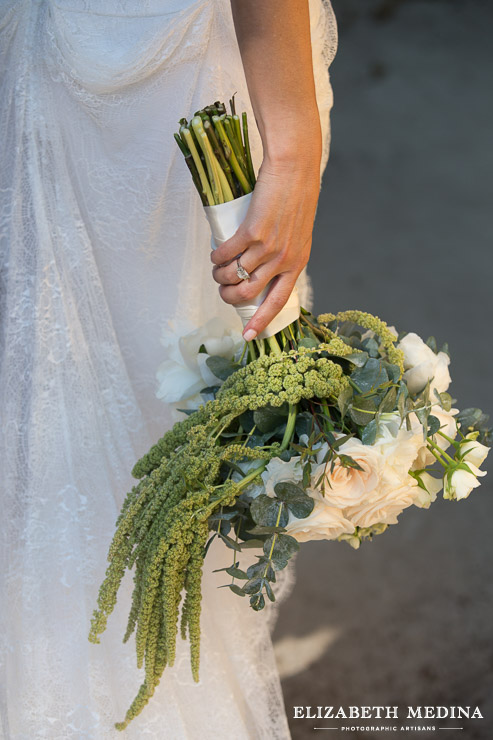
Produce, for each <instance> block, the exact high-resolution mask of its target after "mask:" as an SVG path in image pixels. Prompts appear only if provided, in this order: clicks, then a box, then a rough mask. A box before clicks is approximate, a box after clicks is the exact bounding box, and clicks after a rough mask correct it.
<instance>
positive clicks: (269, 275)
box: [211, 139, 320, 341]
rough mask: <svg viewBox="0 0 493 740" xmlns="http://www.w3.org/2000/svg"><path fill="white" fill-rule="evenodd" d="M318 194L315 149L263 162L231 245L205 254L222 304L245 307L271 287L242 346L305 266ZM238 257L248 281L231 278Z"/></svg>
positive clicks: (282, 299)
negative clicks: (209, 255) (217, 285)
mask: <svg viewBox="0 0 493 740" xmlns="http://www.w3.org/2000/svg"><path fill="white" fill-rule="evenodd" d="M315 141H316V139H315ZM319 191H320V150H319V147H317V146H315V147H314V148H313V149H312V150H311V151H310V152H309V153H305V154H303V155H302V156H301V155H300V154H299V153H297V154H295V155H293V156H291V155H290V156H287V157H285V158H282V159H281V160H279V159H276V160H275V161H272V160H270V159H269V158H268V157H266V158H265V159H264V161H263V163H262V166H261V168H260V170H259V173H258V179H257V183H256V185H255V188H254V191H253V195H252V200H251V202H250V207H249V209H248V213H247V215H246V218H245V220H244V221H243V222H242V224H241V225H240V227H239V228H238V230H237V232H236V234H235V235H234V236H233V237H232V238H231V239H228V240H227V241H226V242H224V243H223V244H221V246H220V247H218V248H217V249H216V250H214V251H213V252H212V253H211V259H212V262H213V263H214V265H215V267H214V268H213V277H214V280H215V281H216V282H218V283H220V288H219V292H220V295H221V298H222V299H223V300H224V301H225V302H226V303H231V304H235V303H242V302H243V301H248V300H250V299H252V298H254V297H255V296H257V295H258V294H259V293H261V292H262V290H263V289H264V288H265V286H266V285H267V284H268V283H269V282H270V281H271V280H272V281H273V282H272V285H271V288H270V290H269V292H268V294H267V296H266V298H265V300H264V301H263V303H262V305H261V306H260V307H259V308H258V310H257V311H256V313H255V315H254V316H253V317H252V318H251V319H250V321H249V322H248V324H247V325H246V326H245V329H244V331H243V336H244V338H245V339H246V340H247V341H248V340H250V339H253V338H254V337H255V336H256V335H258V334H260V332H261V331H263V329H265V327H266V326H267V325H268V324H269V323H270V321H272V319H273V318H274V317H275V316H276V315H277V314H278V313H279V311H280V310H281V309H282V307H283V306H284V304H285V303H286V301H287V300H288V298H289V296H290V294H291V291H292V290H293V287H294V284H295V282H296V280H297V278H298V275H299V274H300V272H301V271H302V270H303V268H304V267H305V265H306V263H307V262H308V258H309V256H310V249H311V244H312V230H313V221H314V218H315V211H316V208H317V201H318V196H319ZM239 254H241V265H242V266H243V267H244V268H245V270H246V271H247V272H248V273H249V274H250V276H251V277H250V279H249V280H241V279H240V278H239V277H238V276H237V274H236V268H237V264H236V259H235V258H236V257H237V256H238V255H239Z"/></svg>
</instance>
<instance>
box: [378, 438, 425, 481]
mask: <svg viewBox="0 0 493 740" xmlns="http://www.w3.org/2000/svg"><path fill="white" fill-rule="evenodd" d="M422 445H423V436H422V427H421V425H420V428H419V429H412V428H411V429H410V430H409V431H408V430H407V429H406V428H405V427H401V428H400V429H399V431H398V432H397V435H396V436H395V437H394V436H392V433H391V429H390V428H389V427H384V428H383V430H382V431H381V432H380V434H379V436H378V437H377V439H376V441H375V448H376V449H378V451H379V453H380V455H381V456H382V458H383V461H382V482H383V483H384V484H385V485H387V486H388V485H393V484H394V483H396V484H397V485H399V484H401V483H402V482H404V481H406V480H407V478H408V474H409V470H410V469H411V466H412V464H413V462H414V461H415V460H416V457H417V455H418V453H419V450H420V449H421V447H422Z"/></svg>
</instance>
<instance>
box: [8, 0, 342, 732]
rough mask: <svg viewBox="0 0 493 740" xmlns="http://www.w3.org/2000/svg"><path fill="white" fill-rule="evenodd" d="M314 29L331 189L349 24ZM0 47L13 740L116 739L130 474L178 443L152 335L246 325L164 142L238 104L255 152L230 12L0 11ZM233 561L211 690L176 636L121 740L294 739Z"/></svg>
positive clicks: (322, 5)
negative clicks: (332, 126) (119, 564)
mask: <svg viewBox="0 0 493 740" xmlns="http://www.w3.org/2000/svg"><path fill="white" fill-rule="evenodd" d="M310 13H311V26H312V45H313V60H314V72H315V79H316V87H317V99H318V104H319V108H320V116H321V123H322V129H323V135H324V155H323V161H322V167H321V172H323V169H324V167H325V164H326V161H327V155H328V147H329V110H330V107H331V105H332V95H331V88H330V84H329V77H328V74H327V67H328V65H329V64H330V62H331V60H332V58H333V55H334V53H335V48H336V26H335V21H334V17H333V14H332V10H331V7H330V4H329V3H327V2H323V1H322V0H310ZM0 40H1V47H0V54H1V62H2V64H1V68H2V70H3V72H2V83H1V91H2V96H1V99H2V109H1V113H0V115H1V119H0V141H1V146H2V160H1V167H0V180H1V183H0V192H1V199H2V204H1V209H0V243H1V260H0V295H1V298H0V313H1V329H0V341H1V346H2V354H1V360H0V363H1V364H0V410H1V435H0V454H1V465H2V468H1V487H2V493H1V525H0V526H1V545H0V596H1V600H2V601H1V616H0V640H1V643H0V661H1V662H0V715H1V728H0V732H1V737H2V738H5V740H34V739H38V738H48V739H49V740H70V739H73V738H77V740H79V739H80V738H96V739H98V740H99V739H100V738H117V737H122V734H121V733H119V732H118V731H117V730H115V729H114V726H113V724H114V722H115V721H118V720H122V719H123V718H124V716H125V712H126V709H127V708H128V706H129V704H130V702H131V701H132V699H133V698H134V696H135V694H136V693H137V690H138V687H139V685H140V683H141V681H142V672H141V671H138V670H137V668H136V665H135V654H134V644H133V638H132V639H131V640H130V641H129V642H128V643H127V644H125V645H124V644H123V643H122V637H123V634H124V631H125V626H126V619H127V615H128V610H129V604H130V597H131V592H132V587H133V585H132V580H131V577H130V576H129V575H128V574H127V576H126V578H125V580H124V582H123V584H122V587H121V589H120V592H119V596H118V604H117V606H116V608H115V611H114V612H113V614H112V615H111V617H110V619H109V622H108V628H107V630H106V632H105V633H104V634H103V635H102V637H101V644H99V645H93V644H91V643H89V641H88V639H87V635H88V632H89V625H90V617H91V615H92V611H93V609H94V608H95V605H96V597H97V592H98V588H99V585H100V583H101V581H102V579H103V577H104V572H105V568H106V555H107V550H108V545H109V542H110V540H111V537H112V534H113V531H114V525H115V521H116V517H117V515H118V512H119V510H120V507H121V504H122V501H123V498H124V496H125V494H126V492H127V490H128V489H129V487H130V486H131V485H132V482H133V479H132V478H131V476H130V470H131V468H132V465H133V463H134V462H135V461H136V460H137V459H138V457H139V456H140V455H141V454H142V453H144V452H145V451H147V449H148V448H149V447H150V445H151V444H152V442H153V441H154V440H155V439H156V438H157V437H159V436H161V435H162V433H163V431H164V430H165V429H166V427H167V425H168V424H169V410H168V409H167V407H166V406H165V405H164V404H163V403H161V402H160V401H158V400H157V399H156V397H155V391H156V378H155V373H156V369H157V367H158V366H159V364H160V363H161V362H162V361H163V359H165V358H164V357H163V347H162V346H161V345H160V342H159V338H160V332H161V328H162V326H163V324H164V322H165V321H167V320H168V319H170V318H173V317H175V316H177V317H178V316H179V317H185V318H187V319H189V320H190V321H193V322H195V323H197V324H199V323H202V322H203V321H205V320H206V319H208V318H211V317H212V316H214V315H221V316H224V317H228V319H230V320H231V321H235V320H236V319H235V316H236V314H235V313H234V310H233V309H232V308H231V307H230V306H226V305H225V304H223V303H222V302H221V300H220V299H219V297H218V293H217V286H216V284H215V283H214V282H213V280H212V278H211V274H210V273H211V270H210V267H211V264H210V258H209V253H210V242H209V239H210V234H209V230H208V225H207V222H206V219H205V217H204V215H203V212H202V206H201V204H200V201H199V198H198V196H197V194H196V192H195V191H194V189H193V186H192V182H191V178H190V176H189V173H188V171H187V169H186V167H185V165H184V162H183V161H182V155H181V154H180V152H179V150H178V148H177V147H176V144H175V142H174V141H173V132H174V131H175V130H177V121H178V119H179V118H180V117H181V116H183V115H186V116H189V115H190V114H192V113H193V112H194V111H195V110H197V109H198V108H200V107H202V106H204V105H206V104H208V103H210V102H211V101H213V100H216V99H221V100H223V99H224V100H225V101H227V99H228V98H229V97H230V96H231V94H232V93H234V92H236V93H237V95H236V100H237V105H238V107H239V109H240V110H246V111H248V114H249V120H250V127H251V129H252V147H253V157H254V162H255V164H256V167H258V166H259V164H260V161H261V146H260V141H259V138H258V135H257V134H256V133H255V131H254V128H255V127H254V125H253V121H254V118H253V113H252V111H251V107H250V103H249V99H248V94H247V89H246V83H245V78H244V74H243V69H242V65H241V59H240V55H239V51H238V48H237V44H236V37H235V34H234V28H233V22H232V17H231V9H230V6H229V1H228V0H214V1H212V2H211V1H210V0H209V1H207V0H134V1H132V0H57V1H55V0H0ZM293 64H296V60H295V59H293ZM300 290H301V293H302V299H303V302H304V303H305V305H306V303H307V301H308V300H309V296H308V293H307V291H308V286H307V281H306V278H305V277H302V278H301V280H300ZM230 559H231V551H228V550H226V548H222V547H221V546H218V547H217V548H215V547H214V546H213V547H212V548H211V551H210V553H209V554H208V556H207V560H206V565H205V567H204V588H203V607H202V617H201V624H202V631H203V637H202V645H201V669H200V679H201V680H200V683H198V684H196V683H194V682H193V680H192V676H191V670H190V665H189V655H188V643H186V642H182V641H181V640H180V638H178V654H177V659H176V663H175V665H174V666H173V667H171V668H167V669H166V670H165V672H164V674H163V677H162V679H161V682H160V684H159V686H158V688H157V689H156V692H155V694H154V696H153V698H152V699H151V701H150V702H149V704H148V705H147V707H146V708H145V709H144V711H143V713H142V714H141V715H140V716H138V717H137V718H136V719H135V720H134V721H133V722H132V723H131V724H130V725H129V727H128V729H127V730H125V733H123V736H125V737H127V738H139V740H142V738H159V739H162V738H170V740H183V739H185V738H186V739H188V738H192V739H195V738H201V740H208V739H210V738H214V739H215V740H217V739H218V738H219V739H222V738H235V740H243V739H247V738H269V739H270V740H273V739H274V740H276V739H278V740H282V739H284V738H288V737H289V729H288V724H287V718H286V713H285V708H284V704H283V698H282V693H281V688H280V682H279V676H278V672H277V669H276V665H275V660H274V654H273V648H272V642H271V636H270V629H271V627H272V624H273V622H274V617H275V609H274V607H270V605H269V608H270V613H269V609H266V611H265V612H260V613H255V612H253V611H252V610H251V609H250V608H249V607H248V604H247V603H245V602H244V600H243V599H240V598H238V597H237V596H235V595H234V594H232V593H230V592H229V590H228V589H217V586H218V585H220V584H221V583H222V582H223V579H222V578H221V575H222V574H214V573H212V569H213V568H218V567H222V566H224V565H229V564H230ZM281 585H282V586H283V588H284V591H286V589H288V588H289V577H288V579H287V581H286V579H284V584H281ZM282 590H283V589H282V588H281V591H282ZM278 594H279V589H278ZM280 596H281V598H282V593H281V594H280Z"/></svg>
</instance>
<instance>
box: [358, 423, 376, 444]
mask: <svg viewBox="0 0 493 740" xmlns="http://www.w3.org/2000/svg"><path fill="white" fill-rule="evenodd" d="M377 431H378V425H377V421H376V419H372V420H371V421H370V423H369V424H367V425H366V426H365V427H363V431H362V432H361V441H362V442H363V444H364V445H372V444H373V443H374V442H375V439H376V437H377Z"/></svg>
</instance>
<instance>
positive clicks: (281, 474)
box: [262, 455, 303, 496]
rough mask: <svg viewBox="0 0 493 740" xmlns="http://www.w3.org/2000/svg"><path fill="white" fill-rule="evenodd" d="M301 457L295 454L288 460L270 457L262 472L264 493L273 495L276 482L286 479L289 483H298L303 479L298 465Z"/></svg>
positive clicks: (301, 469)
mask: <svg viewBox="0 0 493 740" xmlns="http://www.w3.org/2000/svg"><path fill="white" fill-rule="evenodd" d="M300 460H301V457H300V456H299V455H296V456H295V457H292V458H291V460H289V462H284V461H283V460H280V459H279V458H278V457H274V458H272V460H271V461H270V462H269V464H268V465H267V467H266V468H265V470H264V472H263V473H262V480H263V481H264V485H265V493H266V494H267V495H268V496H275V495H276V494H275V491H274V486H275V485H276V484H277V483H282V482H284V481H287V482H289V483H295V484H296V483H299V482H300V481H302V480H303V468H302V466H301V465H300Z"/></svg>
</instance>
